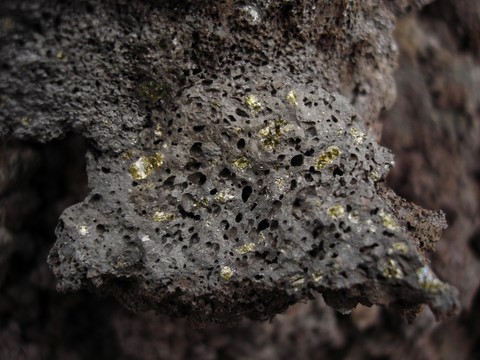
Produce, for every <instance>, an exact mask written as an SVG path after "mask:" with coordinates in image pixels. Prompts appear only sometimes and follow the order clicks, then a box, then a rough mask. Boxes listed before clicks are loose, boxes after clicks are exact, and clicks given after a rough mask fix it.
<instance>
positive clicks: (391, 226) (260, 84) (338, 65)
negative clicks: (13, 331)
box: [0, 1, 457, 321]
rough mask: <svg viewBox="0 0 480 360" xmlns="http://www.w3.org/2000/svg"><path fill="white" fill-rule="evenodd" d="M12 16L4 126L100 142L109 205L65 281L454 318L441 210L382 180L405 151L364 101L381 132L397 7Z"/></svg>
mask: <svg viewBox="0 0 480 360" xmlns="http://www.w3.org/2000/svg"><path fill="white" fill-rule="evenodd" d="M2 6H3V8H4V9H3V13H4V14H5V15H6V19H5V20H4V31H5V34H4V35H3V37H2V52H1V57H0V62H1V63H2V73H1V80H2V81H1V82H0V83H1V91H2V100H3V102H2V106H1V108H0V115H1V117H2V122H1V125H0V133H1V134H3V135H4V136H7V135H10V136H11V135H13V136H15V137H16V138H23V139H25V138H35V139H36V140H39V141H48V140H51V139H53V138H56V137H58V136H60V135H61V134H63V133H64V132H66V131H75V132H76V133H80V134H82V135H83V136H85V137H87V138H88V139H90V141H91V144H92V149H91V151H90V152H89V154H88V160H89V161H88V166H87V173H88V176H89V187H90V189H91V194H90V196H89V197H88V198H87V199H86V200H85V201H84V202H83V203H81V204H78V205H76V206H74V207H72V208H69V209H68V210H66V211H65V213H64V214H63V215H62V217H61V221H60V224H59V226H58V228H57V237H58V241H57V243H56V245H55V247H54V249H53V250H52V252H51V254H50V258H49V263H50V264H51V266H52V268H53V271H54V273H55V274H56V276H57V277H58V279H59V289H61V290H79V289H81V288H89V289H94V290H95V291H97V292H99V293H104V294H112V295H114V296H115V297H116V298H118V299H119V300H120V301H122V302H123V303H124V304H125V305H127V306H128V307H129V308H131V309H134V310H145V309H156V310H158V311H160V312H165V313H169V314H175V315H178V316H187V317H191V318H195V319H198V320H202V321H205V320H215V321H232V320H234V319H237V318H239V317H241V316H248V317H252V318H255V319H266V318H270V317H272V316H273V315H275V314H277V313H279V312H282V311H284V310H285V309H286V308H287V307H288V306H289V305H291V304H293V303H294V302H297V301H298V300H301V299H306V298H308V297H310V296H311V291H318V292H320V293H322V294H323V297H324V298H325V300H326V301H327V303H328V304H329V305H331V306H333V307H335V308H337V309H340V310H342V311H349V310H350V309H351V308H352V307H354V306H355V305H356V304H357V303H358V302H362V303H364V304H367V305H371V304H374V303H375V304H396V306H398V307H400V308H411V307H414V306H416V305H418V304H421V303H427V304H429V305H430V307H431V308H432V310H433V311H434V312H435V314H436V315H437V316H438V317H444V316H446V315H449V314H450V313H452V312H453V311H455V309H456V307H457V300H456V290H455V289H453V288H452V287H450V286H449V285H447V284H445V283H443V282H441V281H440V280H439V279H437V277H436V276H435V275H434V274H433V272H432V271H431V270H430V268H429V267H428V265H427V264H426V262H425V259H424V258H423V256H422V254H421V251H422V250H424V249H428V248H430V247H431V243H432V242H434V241H435V240H436V239H437V238H438V236H439V235H440V232H441V230H442V228H444V227H445V223H444V220H443V218H442V216H441V215H440V214H439V213H438V214H437V213H432V212H428V211H422V210H421V209H417V208H415V207H413V206H409V205H408V204H406V203H404V202H402V201H401V200H400V199H398V198H396V197H395V196H394V195H393V194H392V193H389V192H388V191H387V190H385V189H384V188H383V186H382V185H381V182H382V180H383V179H384V178H385V175H386V173H387V171H388V170H389V168H390V167H391V164H392V157H391V155H389V153H388V152H386V151H385V150H384V149H382V148H380V147H378V146H377V145H376V144H375V143H374V142H373V141H372V139H371V137H370V136H369V135H367V134H366V133H365V129H364V128H363V124H362V123H361V121H360V117H359V116H358V114H357V113H356V112H355V111H354V110H353V108H351V107H350V105H349V103H348V102H349V101H350V102H351V103H352V104H354V105H355V106H356V108H357V111H358V112H359V115H361V116H362V117H363V119H365V123H366V124H367V125H372V121H371V120H372V119H375V118H376V117H377V114H378V112H379V110H380V109H381V108H383V107H385V106H387V105H390V104H391V102H392V99H393V95H394V92H393V90H392V89H394V86H393V84H392V77H391V74H392V69H393V61H394V58H395V53H396V52H395V45H394V42H393V38H392V36H391V30H392V28H393V16H392V15H391V14H390V13H389V12H388V10H387V9H386V8H385V7H384V6H383V3H382V2H379V1H372V2H370V3H368V4H366V5H365V6H360V5H356V4H355V3H353V2H346V1H345V2H340V3H335V4H333V3H329V2H325V3H323V2H322V3H317V2H308V1H296V2H291V1H286V2H283V1H282V2H275V3H271V2H268V1H259V2H258V3H256V4H253V3H252V4H243V3H240V2H238V3H237V2H232V3H221V2H218V3H217V2H210V1H209V2H202V1H185V2H180V3H179V2H169V1H165V2H163V1H160V2H154V3H149V2H126V3H124V2H117V3H115V4H113V3H109V2H105V3H102V4H98V3H97V2H79V3H74V4H73V5H72V4H68V5H65V4H62V3H60V2H55V1H45V2H42V1H38V2H6V3H5V4H4V5H2ZM7 20H8V21H7ZM322 87H323V89H322ZM337 91H339V92H341V93H342V94H343V96H342V95H339V94H337ZM344 96H347V97H348V98H349V99H350V100H348V99H346V98H344ZM371 127H372V129H373V130H378V129H377V128H375V126H373V125H372V126H371ZM373 130H372V131H373ZM373 132H374V131H373Z"/></svg>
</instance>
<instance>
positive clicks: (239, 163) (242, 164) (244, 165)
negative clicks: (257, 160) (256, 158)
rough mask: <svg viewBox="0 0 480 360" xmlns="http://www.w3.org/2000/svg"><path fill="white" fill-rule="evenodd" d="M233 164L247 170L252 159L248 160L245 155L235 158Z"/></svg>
mask: <svg viewBox="0 0 480 360" xmlns="http://www.w3.org/2000/svg"><path fill="white" fill-rule="evenodd" d="M233 165H235V167H237V168H239V169H240V170H245V169H246V168H247V167H248V166H249V165H250V161H248V159H247V158H246V157H245V156H242V157H240V158H238V159H237V160H235V161H234V162H233Z"/></svg>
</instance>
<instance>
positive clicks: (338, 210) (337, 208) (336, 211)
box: [327, 204, 345, 219]
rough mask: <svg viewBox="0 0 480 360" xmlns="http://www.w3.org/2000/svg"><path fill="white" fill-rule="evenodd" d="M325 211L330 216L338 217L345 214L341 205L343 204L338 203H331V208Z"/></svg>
mask: <svg viewBox="0 0 480 360" xmlns="http://www.w3.org/2000/svg"><path fill="white" fill-rule="evenodd" d="M327 213H328V215H329V216H330V217H331V218H333V219H338V218H341V217H343V215H345V208H344V207H343V205H340V204H338V205H333V206H332V207H331V208H329V209H328V211H327Z"/></svg>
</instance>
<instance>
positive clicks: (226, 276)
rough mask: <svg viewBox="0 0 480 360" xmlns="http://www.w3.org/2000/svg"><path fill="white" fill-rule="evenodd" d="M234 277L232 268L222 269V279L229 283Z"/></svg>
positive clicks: (225, 267)
mask: <svg viewBox="0 0 480 360" xmlns="http://www.w3.org/2000/svg"><path fill="white" fill-rule="evenodd" d="M232 276H233V270H232V268H231V267H230V266H224V267H222V268H221V269H220V277H221V278H222V279H223V280H225V281H228V280H230V279H231V278H232Z"/></svg>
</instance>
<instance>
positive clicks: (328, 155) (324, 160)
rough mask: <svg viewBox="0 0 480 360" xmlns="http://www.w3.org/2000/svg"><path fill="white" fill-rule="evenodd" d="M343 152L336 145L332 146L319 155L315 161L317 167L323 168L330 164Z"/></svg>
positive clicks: (317, 168) (318, 168)
mask: <svg viewBox="0 0 480 360" xmlns="http://www.w3.org/2000/svg"><path fill="white" fill-rule="evenodd" d="M341 153H342V151H341V150H340V149H339V148H338V147H336V146H330V147H329V148H328V149H327V150H326V151H324V152H323V153H321V154H320V155H319V156H318V157H317V161H316V162H315V169H316V170H322V169H324V168H325V167H327V166H328V165H330V164H333V161H334V160H335V159H336V158H337V157H338V156H339V155H340V154H341Z"/></svg>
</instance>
